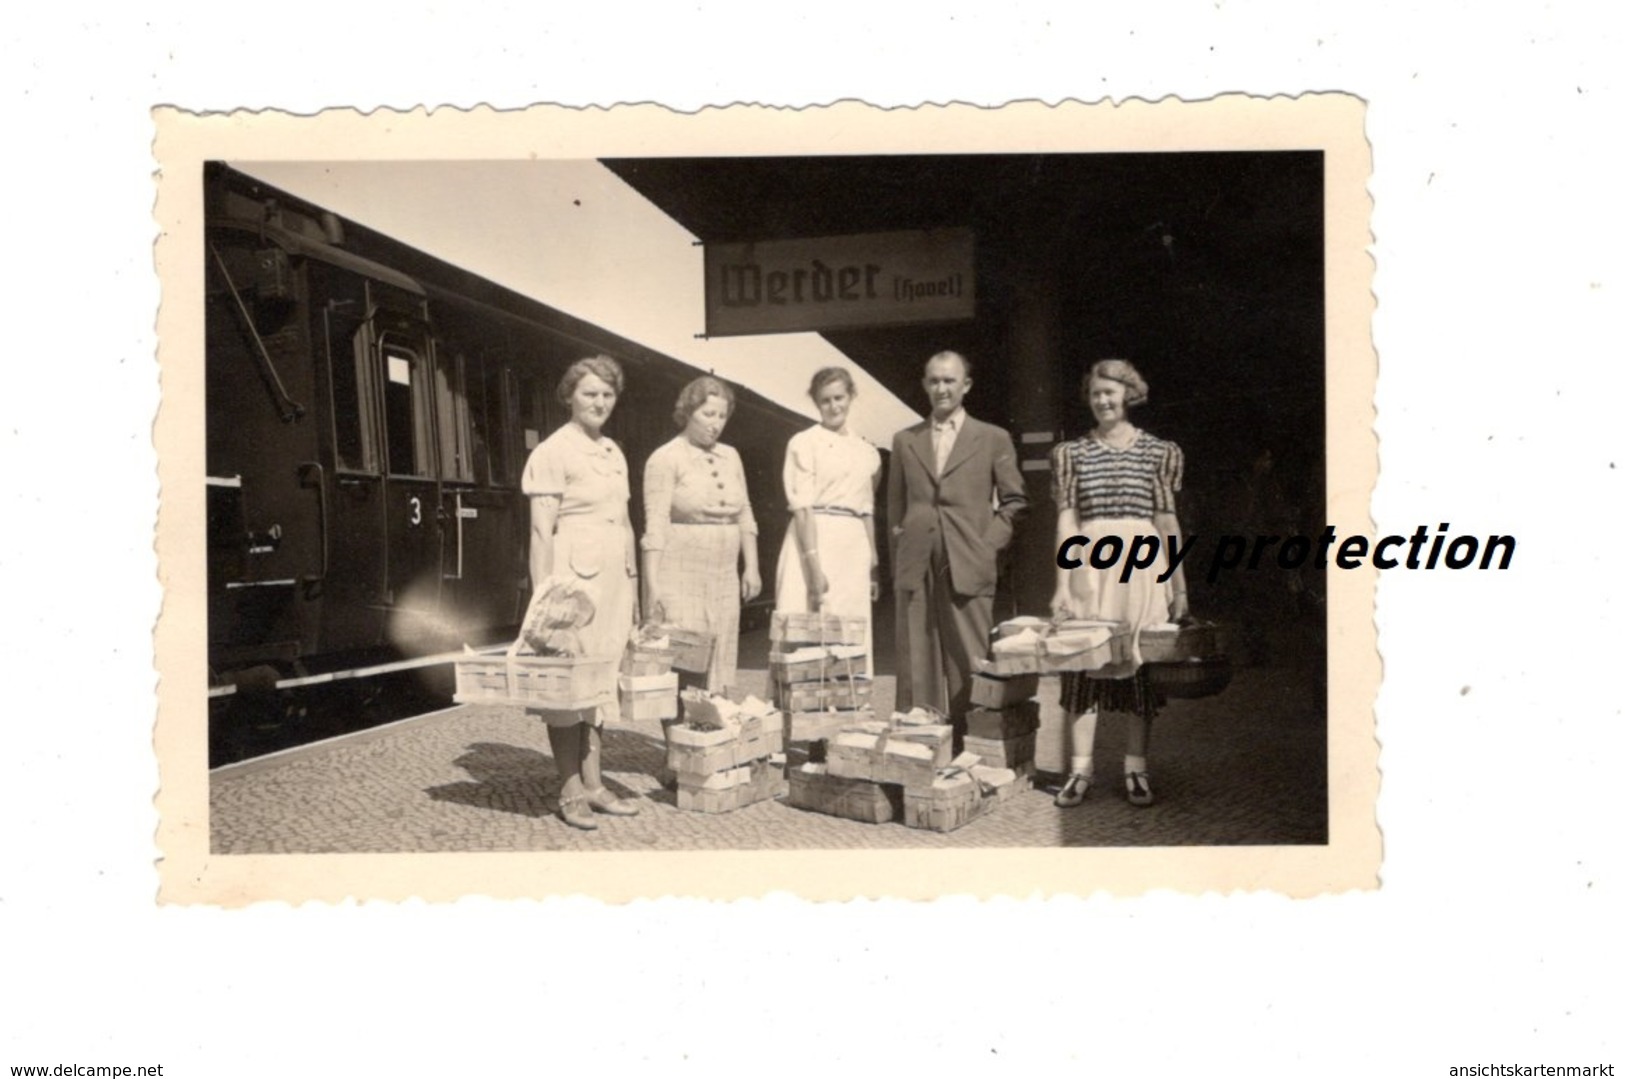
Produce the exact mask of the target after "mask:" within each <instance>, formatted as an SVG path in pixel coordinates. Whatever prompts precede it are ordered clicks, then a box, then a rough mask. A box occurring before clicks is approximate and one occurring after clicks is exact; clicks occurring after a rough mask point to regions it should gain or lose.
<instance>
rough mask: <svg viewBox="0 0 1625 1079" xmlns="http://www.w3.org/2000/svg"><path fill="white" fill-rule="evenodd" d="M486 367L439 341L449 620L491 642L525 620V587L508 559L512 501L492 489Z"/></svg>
mask: <svg viewBox="0 0 1625 1079" xmlns="http://www.w3.org/2000/svg"><path fill="white" fill-rule="evenodd" d="M483 369H484V365H483V364H482V363H481V362H480V360H479V359H477V358H473V357H470V356H469V355H468V354H467V353H465V352H463V351H461V350H459V349H457V348H455V347H453V346H452V345H450V344H448V343H446V342H445V341H442V340H438V339H437V340H436V341H435V351H434V391H435V420H436V429H437V431H438V433H439V449H440V480H441V487H440V519H441V521H442V522H443V537H444V542H443V545H442V551H443V554H442V558H441V566H440V577H441V582H442V583H441V596H442V604H441V607H442V614H443V621H444V622H445V624H446V626H447V628H448V631H454V632H455V634H456V636H457V639H458V641H459V642H474V641H476V640H478V641H480V642H481V643H483V641H484V639H485V638H487V637H489V636H491V631H494V630H496V629H498V628H505V627H506V626H507V625H509V624H510V622H513V621H517V619H518V615H517V613H515V612H514V611H513V607H514V601H515V596H516V595H517V591H518V590H517V588H516V586H515V581H514V579H513V570H512V566H511V565H510V564H508V561H507V560H505V559H504V558H503V554H504V552H505V551H506V550H507V549H508V548H509V547H510V546H511V540H510V537H509V536H508V535H507V534H506V532H505V531H504V525H505V524H506V522H507V513H508V512H509V511H510V509H511V507H510V503H511V501H512V498H511V495H509V494H508V493H507V492H497V491H493V490H492V489H491V488H490V486H489V485H490V482H491V477H492V474H493V471H494V469H495V468H500V463H499V462H493V461H492V459H491V458H492V454H491V439H490V426H491V418H490V415H489V409H488V403H487V401H486V394H485V379H484V377H483Z"/></svg>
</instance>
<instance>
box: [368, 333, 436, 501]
mask: <svg viewBox="0 0 1625 1079" xmlns="http://www.w3.org/2000/svg"><path fill="white" fill-rule="evenodd" d="M378 352H379V356H380V358H381V359H382V360H383V368H384V395H383V396H384V437H385V441H386V442H387V445H388V452H389V471H390V474H391V475H395V476H429V475H432V474H433V471H434V465H433V462H434V438H433V426H432V419H431V416H432V409H433V398H432V396H431V391H430V388H429V369H428V368H429V365H428V363H427V362H426V361H425V359H424V357H423V354H422V353H420V352H419V351H417V350H416V349H413V348H408V347H407V346H406V345H405V344H403V343H400V342H398V341H396V340H395V339H394V335H393V334H390V333H385V334H384V335H383V336H382V337H381V338H379V342H378Z"/></svg>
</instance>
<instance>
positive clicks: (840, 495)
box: [774, 367, 880, 656]
mask: <svg viewBox="0 0 1625 1079" xmlns="http://www.w3.org/2000/svg"><path fill="white" fill-rule="evenodd" d="M807 392H808V393H809V394H810V395H811V396H812V399H813V403H814V404H815V405H817V406H818V416H819V424H818V426H816V427H809V428H808V429H807V430H805V431H801V432H800V433H798V434H796V435H793V436H792V437H791V439H790V443H789V446H788V448H787V451H786V453H785V456H784V492H785V495H786V497H787V499H788V503H789V507H790V513H791V523H790V529H789V531H788V532H787V533H786V534H785V537H784V549H783V550H782V551H781V552H780V553H779V568H778V579H777V590H776V592H775V593H774V595H775V605H776V608H777V610H778V611H780V612H786V613H804V612H812V611H823V612H825V613H830V614H839V615H848V616H854V617H861V618H863V620H864V635H863V643H864V652H865V654H866V655H870V656H872V655H873V646H874V645H873V637H874V634H873V628H872V625H871V623H872V605H873V603H874V600H875V594H876V590H877V585H876V573H877V572H878V570H879V567H880V557H879V555H878V553H877V551H876V549H875V488H876V487H877V486H878V485H879V483H880V452H879V451H878V450H876V449H875V448H874V447H873V446H871V445H870V444H869V443H867V442H865V441H864V440H863V439H862V438H860V437H858V435H857V434H856V433H855V432H853V431H852V430H851V428H850V426H849V424H848V420H849V419H850V417H851V410H852V403H853V400H854V398H856V397H857V388H856V386H855V385H854V384H853V382H852V376H851V374H850V373H848V371H847V370H846V369H845V368H844V367H826V368H824V369H822V370H820V371H819V372H818V373H817V374H815V375H813V378H812V385H811V386H810V387H809V388H808V391H807Z"/></svg>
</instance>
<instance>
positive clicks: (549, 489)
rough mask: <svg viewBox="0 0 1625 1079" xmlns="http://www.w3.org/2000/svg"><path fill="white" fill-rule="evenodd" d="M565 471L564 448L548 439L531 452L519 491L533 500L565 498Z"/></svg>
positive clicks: (520, 481)
mask: <svg viewBox="0 0 1625 1079" xmlns="http://www.w3.org/2000/svg"><path fill="white" fill-rule="evenodd" d="M564 486H565V469H564V452H563V447H562V446H561V445H560V444H559V443H558V442H557V441H555V440H553V439H547V440H545V441H544V442H542V444H541V445H539V446H537V447H536V448H535V449H534V450H531V451H530V457H529V458H528V459H527V460H526V461H525V474H524V475H523V476H522V477H520V480H519V489H520V490H521V491H523V492H525V494H527V495H529V496H531V497H532V498H538V497H545V496H552V497H553V498H562V497H564Z"/></svg>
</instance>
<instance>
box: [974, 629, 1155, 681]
mask: <svg viewBox="0 0 1625 1079" xmlns="http://www.w3.org/2000/svg"><path fill="white" fill-rule="evenodd" d="M1122 640H1124V638H1123V637H1120V636H1119V637H1113V638H1112V639H1111V640H1108V641H1103V642H1101V643H1100V644H1097V645H1095V646H1094V647H1092V648H1085V649H1082V650H1081V651H1067V652H1059V653H1052V652H1050V651H1049V650H1048V649H1047V648H1046V647H1045V646H1044V645H1043V644H1042V643H1040V645H1039V650H1037V651H1034V652H994V653H993V655H992V656H991V657H990V658H989V659H987V660H985V661H984V662H983V663H982V664H981V667H980V670H981V672H982V673H985V674H993V675H998V676H1000V677H1005V678H1008V677H1010V676H1012V675H1020V674H1063V673H1065V672H1067V671H1098V670H1100V669H1101V668H1102V667H1108V666H1110V665H1112V664H1113V663H1117V662H1119V661H1120V659H1121V658H1122V657H1121V652H1122V649H1121V645H1120V644H1119V642H1120V641H1122Z"/></svg>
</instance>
